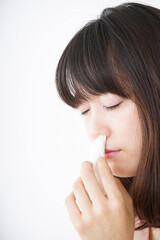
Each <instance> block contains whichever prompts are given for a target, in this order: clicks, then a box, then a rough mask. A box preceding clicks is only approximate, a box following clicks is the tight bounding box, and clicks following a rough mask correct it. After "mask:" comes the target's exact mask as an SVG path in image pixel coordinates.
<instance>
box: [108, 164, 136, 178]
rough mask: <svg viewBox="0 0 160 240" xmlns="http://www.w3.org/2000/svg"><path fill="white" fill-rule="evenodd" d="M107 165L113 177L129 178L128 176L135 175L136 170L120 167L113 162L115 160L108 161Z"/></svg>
mask: <svg viewBox="0 0 160 240" xmlns="http://www.w3.org/2000/svg"><path fill="white" fill-rule="evenodd" d="M108 165H109V167H110V169H111V171H112V174H113V175H114V176H115V177H120V178H129V177H135V176H136V172H135V171H129V170H128V169H127V168H126V167H122V166H121V165H120V166H118V165H117V164H115V162H110V161H108Z"/></svg>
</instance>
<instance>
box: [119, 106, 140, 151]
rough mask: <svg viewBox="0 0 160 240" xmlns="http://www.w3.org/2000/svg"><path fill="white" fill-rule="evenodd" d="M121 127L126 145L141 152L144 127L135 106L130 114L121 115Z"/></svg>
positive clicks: (121, 133)
mask: <svg viewBox="0 0 160 240" xmlns="http://www.w3.org/2000/svg"><path fill="white" fill-rule="evenodd" d="M119 129H120V135H122V136H123V139H124V143H125V144H126V147H127V148H128V149H130V150H131V151H136V152H137V154H139V152H140V150H141V146H142V129H141V124H140V120H139V117H138V113H137V110H136V109H135V108H134V109H133V110H132V111H129V112H128V114H127V113H126V114H125V115H121V119H120V125H119ZM134 154H135V152H134Z"/></svg>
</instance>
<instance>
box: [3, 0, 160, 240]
mask: <svg viewBox="0 0 160 240" xmlns="http://www.w3.org/2000/svg"><path fill="white" fill-rule="evenodd" d="M123 2H128V1H125V0H124V1H122V0H121V1H120V0H112V1H110V0H106V1H104V0H87V1H86V0H79V1H76V0H68V1H65V0H19V1H18V0H1V1H0V240H22V239H23V240H64V239H68V240H76V239H79V237H78V235H77V233H76V232H75V230H74V229H73V227H72V225H71V222H70V220H69V217H68V214H67V210H66V207H65V203H64V200H65V197H66V196H67V195H68V194H69V193H70V192H71V191H72V184H73V182H74V181H75V179H76V178H77V177H78V176H79V172H80V164H81V163H82V162H83V161H85V160H87V154H88V151H89V147H90V142H89V140H88V137H87V135H86V133H85V128H84V124H83V118H82V117H81V116H80V114H79V113H78V112H77V111H75V110H73V109H71V108H70V107H68V106H66V105H65V104H64V103H63V102H62V101H61V100H60V98H59V97H58V95H57V92H56V87H55V69H56V65H57V62H58V59H59V58H60V55H61V54H62V51H63V50H64V48H65V46H66V45H67V43H68V42H69V40H70V39H71V38H72V36H73V35H74V34H75V33H76V32H77V31H78V30H79V28H80V27H82V26H83V25H84V24H85V23H87V22H88V21H89V20H91V19H95V18H97V16H99V15H100V13H101V11H102V10H103V9H104V8H106V7H111V6H115V5H118V4H120V3H123ZM135 2H139V3H144V4H150V5H152V6H156V7H158V8H160V1H159V0H157V1H155V0H150V1H147V0H145V1H135Z"/></svg>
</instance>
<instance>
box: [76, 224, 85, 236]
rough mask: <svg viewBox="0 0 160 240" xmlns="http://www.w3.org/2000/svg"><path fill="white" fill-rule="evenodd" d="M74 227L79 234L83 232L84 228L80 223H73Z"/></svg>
mask: <svg viewBox="0 0 160 240" xmlns="http://www.w3.org/2000/svg"><path fill="white" fill-rule="evenodd" d="M74 227H75V229H76V231H77V232H78V233H79V234H82V233H83V232H84V231H85V226H84V224H83V223H82V222H77V223H75V224H74Z"/></svg>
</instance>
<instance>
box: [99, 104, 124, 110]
mask: <svg viewBox="0 0 160 240" xmlns="http://www.w3.org/2000/svg"><path fill="white" fill-rule="evenodd" d="M120 104H121V102H120V103H118V104H117V105H114V106H111V107H105V106H103V107H104V108H105V109H107V110H113V109H115V108H117V107H118V106H119V105H120Z"/></svg>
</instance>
